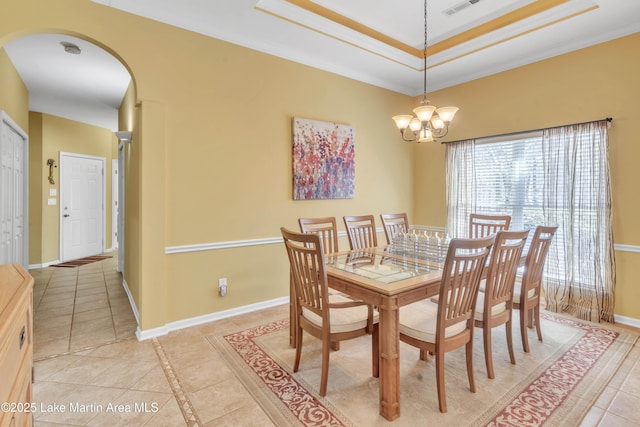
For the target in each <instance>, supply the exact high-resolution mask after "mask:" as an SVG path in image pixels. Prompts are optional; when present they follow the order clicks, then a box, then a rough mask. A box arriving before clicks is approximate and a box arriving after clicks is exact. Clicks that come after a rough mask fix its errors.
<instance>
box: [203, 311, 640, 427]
mask: <svg viewBox="0 0 640 427" xmlns="http://www.w3.org/2000/svg"><path fill="white" fill-rule="evenodd" d="M515 320H516V321H517V317H516V319H515ZM516 325H517V323H516ZM288 328H289V324H288V320H281V321H277V322H272V323H268V324H264V325H259V326H256V327H253V328H250V329H244V330H240V331H236V332H232V333H225V334H219V335H210V336H208V337H207V339H208V340H209V341H210V342H211V343H212V345H213V346H214V347H215V348H216V349H217V350H218V351H219V352H220V353H221V354H222V356H223V357H224V359H225V360H226V362H227V363H228V364H229V366H230V367H231V369H232V370H233V371H234V373H235V374H236V375H237V376H238V378H239V379H240V380H241V381H242V382H243V384H244V385H245V387H246V388H247V389H248V390H249V391H250V392H251V394H252V395H253V396H254V397H255V399H256V401H258V402H259V403H260V405H261V406H262V408H263V409H264V410H265V412H267V413H268V414H269V416H270V417H271V418H272V420H273V422H274V423H275V425H277V426H287V425H292V426H293V425H306V426H309V425H313V426H321V425H322V426H383V425H394V426H416V425H438V426H441V425H451V426H486V425H490V426H497V425H500V426H522V425H527V426H540V425H545V426H560V425H562V426H575V425H579V424H580V421H581V420H582V418H583V417H584V415H585V414H586V413H587V412H588V410H589V409H590V407H591V406H592V405H593V403H594V402H595V401H596V399H597V398H598V396H599V395H600V393H601V392H602V391H603V390H604V388H605V387H606V385H607V383H608V382H609V380H610V379H611V378H612V377H613V375H614V374H615V373H616V371H617V370H618V368H619V367H620V365H621V364H622V361H623V360H624V358H625V357H626V355H627V354H628V352H629V351H630V350H631V349H632V347H633V345H634V343H635V341H636V340H637V338H638V337H637V336H636V335H634V334H631V333H629V332H628V331H624V330H621V329H618V328H615V327H608V326H602V325H599V324H591V323H586V322H580V321H577V320H575V319H570V318H565V317H561V316H559V315H555V314H553V315H552V314H548V313H544V315H543V320H542V331H543V338H544V342H539V341H538V340H537V337H536V336H535V332H534V331H531V333H530V337H529V340H530V346H531V352H530V353H528V354H527V353H524V352H522V344H521V342H520V336H519V331H518V330H517V329H516V328H514V347H515V348H514V350H515V352H516V361H517V364H516V365H511V364H510V363H509V357H508V352H507V349H506V340H505V333H504V328H496V329H494V332H493V352H494V369H495V371H496V378H495V379H493V380H491V379H489V378H487V375H486V370H485V365H484V354H483V347H482V333H481V332H480V333H476V334H475V341H474V374H475V380H476V390H477V392H476V393H471V392H470V391H469V384H468V380H467V376H466V368H465V356H464V350H463V349H459V350H456V351H453V352H450V353H447V355H446V357H445V366H446V372H445V382H446V393H447V405H448V410H449V412H448V413H446V414H442V413H440V412H439V410H438V399H437V394H436V384H435V367H434V359H433V358H430V359H429V360H428V361H421V360H419V357H418V350H416V349H414V348H412V347H410V346H407V345H405V344H401V348H400V354H401V367H400V376H401V378H400V384H401V397H400V404H401V410H400V413H401V415H400V418H399V419H397V420H395V421H394V422H392V423H391V422H389V421H387V420H385V419H384V418H383V417H381V416H380V415H379V411H378V380H377V379H376V378H372V377H371V363H370V360H371V353H370V352H371V343H370V339H371V338H370V337H369V336H365V337H361V338H358V339H355V340H350V341H344V342H342V343H341V344H340V350H339V351H337V352H332V353H331V358H330V359H331V360H330V369H329V381H328V387H327V395H326V397H325V398H323V397H320V396H319V395H318V394H317V392H318V389H319V382H320V358H321V356H320V351H321V346H320V341H319V340H317V339H315V338H313V337H311V336H309V335H305V336H304V346H303V348H302V359H301V362H300V369H299V371H298V372H297V373H295V374H294V373H293V369H292V365H293V360H294V353H295V350H294V349H292V348H290V347H289V344H288V342H289V341H288ZM476 332H479V329H477V330H476Z"/></svg>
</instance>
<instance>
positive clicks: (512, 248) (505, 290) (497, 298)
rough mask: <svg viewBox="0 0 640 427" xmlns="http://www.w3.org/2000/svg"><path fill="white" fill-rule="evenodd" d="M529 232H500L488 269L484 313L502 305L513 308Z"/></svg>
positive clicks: (497, 235)
mask: <svg viewBox="0 0 640 427" xmlns="http://www.w3.org/2000/svg"><path fill="white" fill-rule="evenodd" d="M528 235H529V232H528V231H506V230H503V231H498V233H497V234H496V238H495V242H494V244H493V249H492V252H491V258H490V260H489V264H488V267H487V274H486V282H485V288H484V292H485V298H484V304H485V308H484V312H485V313H491V307H493V306H495V305H498V304H500V303H503V302H504V303H507V304H508V305H509V307H510V306H511V300H512V297H513V285H514V283H515V278H516V273H517V271H518V265H519V263H520V259H521V257H522V249H523V248H524V245H525V243H526V241H527V236H528Z"/></svg>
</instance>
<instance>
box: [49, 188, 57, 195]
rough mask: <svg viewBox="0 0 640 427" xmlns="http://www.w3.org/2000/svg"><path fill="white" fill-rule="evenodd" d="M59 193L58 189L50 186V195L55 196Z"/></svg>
mask: <svg viewBox="0 0 640 427" xmlns="http://www.w3.org/2000/svg"><path fill="white" fill-rule="evenodd" d="M57 193H58V191H57V190H56V189H55V188H50V189H49V195H50V196H55V195H56V194H57Z"/></svg>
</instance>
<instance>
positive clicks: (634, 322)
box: [613, 314, 640, 329]
mask: <svg viewBox="0 0 640 427" xmlns="http://www.w3.org/2000/svg"><path fill="white" fill-rule="evenodd" d="M613 318H614V319H615V321H616V323H620V324H622V325H627V326H633V327H634V328H639V329H640V319H635V318H633V317H627V316H620V315H618V314H614V315H613Z"/></svg>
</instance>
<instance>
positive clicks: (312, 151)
mask: <svg viewBox="0 0 640 427" xmlns="http://www.w3.org/2000/svg"><path fill="white" fill-rule="evenodd" d="M354 191H355V151H354V131H353V128H351V127H350V126H346V125H341V124H337V123H328V122H321V121H317V120H307V119H301V118H297V117H294V118H293V199H294V200H310V199H352V198H353V196H354Z"/></svg>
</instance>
